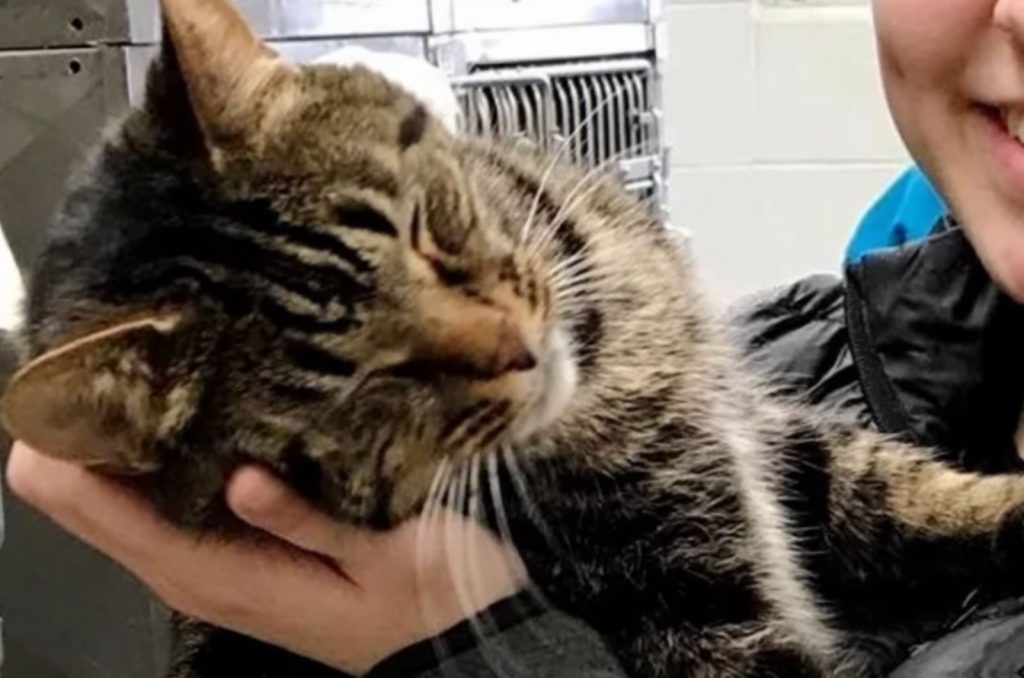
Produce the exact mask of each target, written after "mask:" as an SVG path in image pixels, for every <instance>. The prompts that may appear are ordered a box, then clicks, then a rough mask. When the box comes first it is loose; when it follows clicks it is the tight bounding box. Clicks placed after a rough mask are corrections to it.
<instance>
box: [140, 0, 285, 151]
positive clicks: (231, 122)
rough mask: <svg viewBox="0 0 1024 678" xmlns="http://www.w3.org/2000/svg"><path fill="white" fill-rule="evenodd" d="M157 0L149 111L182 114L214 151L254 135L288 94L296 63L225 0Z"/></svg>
mask: <svg viewBox="0 0 1024 678" xmlns="http://www.w3.org/2000/svg"><path fill="white" fill-rule="evenodd" d="M160 4H161V8H162V10H163V23H164V33H163V35H164V38H163V53H162V55H161V58H160V61H159V62H158V63H157V64H156V65H155V66H154V69H153V71H152V72H151V74H150V80H149V85H148V89H147V107H148V109H149V110H150V112H151V113H153V114H155V115H158V116H161V117H166V116H167V114H168V111H170V112H171V114H172V115H175V117H178V118H181V117H182V115H183V114H184V116H185V117H187V118H188V119H190V120H191V121H194V124H195V126H196V127H197V128H198V130H199V132H200V133H201V137H202V139H203V141H204V142H205V145H206V146H207V148H208V150H210V151H211V152H213V153H216V152H217V151H219V150H225V149H227V148H230V147H232V146H235V145H238V144H246V143H253V142H256V143H258V142H259V141H260V137H261V135H263V134H265V133H267V127H268V124H267V123H268V122H270V121H273V120H274V119H275V118H276V117H278V116H279V115H280V114H282V113H284V112H287V110H289V108H290V106H291V104H292V102H294V100H295V96H294V94H295V91H296V87H297V84H296V77H295V76H296V73H297V72H298V71H297V69H296V67H295V66H293V65H292V64H290V63H289V62H287V61H286V60H285V59H283V58H282V57H281V56H280V55H279V54H278V53H277V52H275V51H274V50H273V49H271V48H270V47H269V46H268V45H266V44H265V43H264V42H263V41H262V40H260V39H259V37H257V36H256V34H255V33H254V32H253V31H252V29H251V28H250V27H249V25H248V24H247V23H246V21H245V19H244V18H243V17H242V15H241V14H240V13H239V12H238V10H237V9H235V7H234V6H233V5H232V4H231V2H230V1H229V0H161V3H160ZM182 106H185V107H187V109H186V110H183V109H182Z"/></svg>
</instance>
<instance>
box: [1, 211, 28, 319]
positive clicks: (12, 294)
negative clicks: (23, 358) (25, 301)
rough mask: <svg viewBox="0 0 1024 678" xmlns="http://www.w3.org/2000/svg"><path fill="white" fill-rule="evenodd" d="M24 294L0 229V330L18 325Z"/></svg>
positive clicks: (19, 275)
mask: <svg viewBox="0 0 1024 678" xmlns="http://www.w3.org/2000/svg"><path fill="white" fill-rule="evenodd" d="M22 292H23V290H22V283H21V274H20V273H19V271H18V266H17V265H16V264H15V263H14V256H13V255H12V254H11V250H10V248H9V247H8V246H7V241H6V240H5V239H4V234H3V229H2V228H0V330H12V329H14V328H15V327H16V326H17V325H18V321H19V317H20V311H21V298H22Z"/></svg>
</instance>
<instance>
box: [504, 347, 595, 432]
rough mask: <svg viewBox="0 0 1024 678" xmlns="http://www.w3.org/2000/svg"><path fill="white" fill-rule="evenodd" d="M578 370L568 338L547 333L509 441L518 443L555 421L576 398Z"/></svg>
mask: <svg viewBox="0 0 1024 678" xmlns="http://www.w3.org/2000/svg"><path fill="white" fill-rule="evenodd" d="M578 384H579V370H578V369H577V367H576V359H575V356H574V355H573V351H572V344H571V343H570V341H569V336H568V335H567V334H566V333H565V332H564V331H563V330H561V329H560V328H556V329H554V330H552V331H551V332H550V333H549V334H548V338H547V342H546V344H545V347H544V350H543V352H542V358H541V360H540V361H539V364H538V365H537V369H536V370H535V377H534V380H533V384H532V385H531V388H530V395H529V404H528V405H527V406H526V408H524V410H523V412H522V414H520V415H519V416H518V417H517V418H516V421H515V422H514V423H513V425H512V439H513V442H516V443H520V442H524V441H525V440H526V439H528V438H530V437H531V436H533V435H536V434H537V433H539V432H540V431H542V430H543V429H545V428H547V427H549V426H551V425H552V424H554V423H555V422H556V421H558V420H559V419H560V418H561V416H562V415H563V414H565V412H566V410H568V409H569V405H570V404H571V403H572V399H573V396H575V395H576V387H577V385H578Z"/></svg>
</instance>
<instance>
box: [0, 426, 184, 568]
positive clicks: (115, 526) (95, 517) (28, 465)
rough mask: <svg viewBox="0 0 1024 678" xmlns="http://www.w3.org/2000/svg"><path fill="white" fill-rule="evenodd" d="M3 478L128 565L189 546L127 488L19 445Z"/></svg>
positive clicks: (25, 497) (27, 498)
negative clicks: (5, 477) (5, 476)
mask: <svg viewBox="0 0 1024 678" xmlns="http://www.w3.org/2000/svg"><path fill="white" fill-rule="evenodd" d="M7 481H8V484H9V486H10V487H11V489H12V490H13V491H14V493H15V494H16V495H18V496H20V497H21V498H22V499H23V500H25V501H26V502H28V503H29V504H31V505H33V506H35V507H36V508H37V509H39V510H40V511H42V512H43V513H45V514H46V515H48V516H49V517H50V518H51V519H52V520H54V521H55V522H57V523H58V524H59V525H61V526H62V527H63V528H64V529H66V530H68V531H69V532H71V533H73V534H74V535H76V536H77V537H79V538H80V539H82V540H83V541H85V542H86V543H88V544H90V545H92V546H93V547H95V548H97V549H99V550H101V551H103V552H104V553H106V554H107V555H109V556H110V557H112V558H114V559H115V560H118V561H121V562H122V563H123V564H125V565H126V566H127V567H128V568H129V569H133V570H137V569H139V568H141V567H143V566H144V564H145V563H147V562H151V561H153V560H160V559H161V558H163V557H165V556H166V555H167V554H168V552H169V551H171V550H173V549H174V548H189V547H190V546H191V545H186V544H183V542H184V541H186V539H185V538H184V537H183V536H182V535H180V534H179V533H178V532H177V531H176V530H174V529H173V528H172V526H171V525H170V524H169V523H167V522H166V521H164V520H163V519H162V518H160V516H158V515H157V513H156V511H155V510H154V509H153V508H152V507H151V506H150V505H149V504H147V503H146V502H144V501H143V500H142V499H141V498H139V497H138V496H136V495H135V494H133V493H132V492H130V491H129V490H127V489H125V488H124V487H122V486H120V485H118V484H117V483H115V482H113V481H111V480H109V479H107V478H103V477H102V476H99V475H96V474H94V473H91V472H89V471H87V470H86V469H84V468H82V467H80V466H76V465H74V464H71V463H68V462H65V461H60V460H58V459H53V458H51V457H47V456H45V455H43V454H41V453H39V452H37V451H36V450H33V449H31V448H29V447H28V446H26V445H24V444H21V443H16V444H15V445H14V447H13V449H12V450H11V455H10V459H9V460H8V465H7Z"/></svg>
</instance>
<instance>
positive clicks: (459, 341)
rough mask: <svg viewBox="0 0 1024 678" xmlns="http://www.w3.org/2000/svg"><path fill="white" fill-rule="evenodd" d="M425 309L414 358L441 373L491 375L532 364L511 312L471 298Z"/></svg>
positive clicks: (520, 329)
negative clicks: (468, 300)
mask: <svg viewBox="0 0 1024 678" xmlns="http://www.w3.org/2000/svg"><path fill="white" fill-rule="evenodd" d="M428 309H429V310H427V309H425V310H424V312H423V315H422V321H423V324H422V326H421V327H420V332H419V333H418V334H419V336H418V337H417V339H418V341H417V346H416V347H415V349H414V360H415V361H417V362H420V363H424V362H425V363H428V364H429V365H431V367H432V369H433V370H434V371H436V372H439V373H441V374H447V375H451V376H465V377H471V378H475V379H496V378H498V377H500V376H503V375H505V374H508V373H510V372H525V371H529V370H532V369H533V368H534V367H536V366H537V359H536V357H535V356H534V354H533V352H532V351H531V350H530V347H529V343H528V342H527V340H526V338H525V336H524V332H523V328H522V327H521V324H520V323H519V322H517V321H516V319H515V317H514V316H513V314H512V313H511V312H508V311H505V310H503V309H500V308H498V307H495V306H491V305H486V304H482V303H475V302H465V301H461V300H460V301H458V302H450V303H436V304H433V305H431V306H429V307H428Z"/></svg>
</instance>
